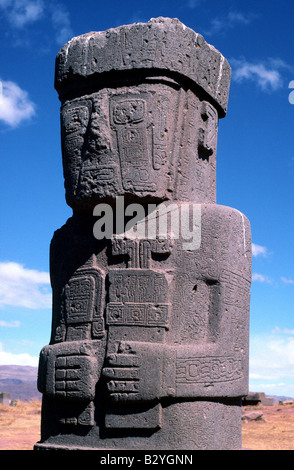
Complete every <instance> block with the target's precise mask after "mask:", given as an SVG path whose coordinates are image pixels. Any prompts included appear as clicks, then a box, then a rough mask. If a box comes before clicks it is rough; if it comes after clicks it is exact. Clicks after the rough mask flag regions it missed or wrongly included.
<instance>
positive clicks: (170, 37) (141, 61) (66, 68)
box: [55, 18, 231, 115]
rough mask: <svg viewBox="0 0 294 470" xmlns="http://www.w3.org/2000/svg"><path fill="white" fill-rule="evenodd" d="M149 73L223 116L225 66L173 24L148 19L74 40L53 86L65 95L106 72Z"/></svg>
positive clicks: (192, 34) (189, 33)
mask: <svg viewBox="0 0 294 470" xmlns="http://www.w3.org/2000/svg"><path fill="white" fill-rule="evenodd" d="M150 69H151V70H152V73H153V74H154V71H156V72H157V73H158V72H159V73H160V72H162V71H164V72H170V73H173V74H179V75H181V76H182V77H184V78H185V79H189V80H191V81H192V82H193V83H194V84H195V85H197V86H199V87H201V88H202V89H203V90H204V91H205V92H206V93H207V94H208V95H209V97H210V98H211V99H213V101H214V102H215V104H216V106H217V107H218V108H219V111H220V112H221V113H222V115H224V114H225V113H226V109H227V102H228V93H229V85H230V78H231V69H230V66H229V64H228V62H227V60H226V59H225V58H224V57H223V56H222V54H220V53H219V52H218V51H217V50H216V49H215V48H214V47H213V46H211V45H210V44H208V43H207V42H206V41H205V40H204V39H203V37H202V36H201V35H200V34H198V33H195V32H194V31H193V30H192V29H190V28H187V27H186V26H185V25H183V23H181V22H180V21H179V20H178V19H176V18H174V19H170V18H152V19H151V20H150V21H149V22H148V23H135V24H132V25H127V26H120V27H118V28H111V29H109V30H107V31H98V32H97V31H93V32H90V33H87V34H84V35H82V36H78V37H77V38H73V39H72V40H71V41H69V42H68V43H67V44H66V45H65V46H63V47H62V49H61V50H60V52H59V54H58V55H57V59H56V75H55V86H56V89H57V90H58V91H59V92H60V93H61V94H64V93H66V92H69V91H71V90H72V89H73V88H74V89H76V88H77V87H79V86H81V87H83V86H88V79H89V78H91V79H92V80H93V82H94V80H96V79H98V80H100V76H101V74H103V73H105V72H113V71H119V72H123V71H129V70H135V71H136V72H138V70H150ZM84 78H86V79H87V81H86V80H83V79H84ZM103 79H104V77H102V80H103ZM96 83H97V82H96Z"/></svg>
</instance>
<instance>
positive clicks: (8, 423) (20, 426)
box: [0, 401, 41, 450]
mask: <svg viewBox="0 0 294 470" xmlns="http://www.w3.org/2000/svg"><path fill="white" fill-rule="evenodd" d="M40 418H41V402H40V401H30V402H21V401H19V402H17V406H3V405H0V450H32V449H33V446H34V444H35V443H36V442H37V441H38V440H39V439H40Z"/></svg>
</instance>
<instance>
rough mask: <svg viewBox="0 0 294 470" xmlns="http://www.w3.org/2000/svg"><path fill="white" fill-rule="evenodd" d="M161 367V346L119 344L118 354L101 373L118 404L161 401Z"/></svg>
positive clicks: (111, 357) (110, 357)
mask: <svg viewBox="0 0 294 470" xmlns="http://www.w3.org/2000/svg"><path fill="white" fill-rule="evenodd" d="M160 346H161V345H160ZM151 364H152V367H150V365H151ZM160 365H161V351H160V348H159V347H158V345H157V346H155V345H154V344H150V343H149V344H148V343H140V342H133V341H132V342H121V343H119V344H118V347H117V352H116V353H113V354H110V355H109V356H108V358H107V367H105V368H104V369H103V372H102V373H103V376H104V377H105V379H106V382H107V389H108V392H109V395H110V398H111V399H112V400H113V401H119V402H126V401H127V402H129V401H132V402H133V401H154V400H156V399H158V398H159V397H160V390H161V384H160V382H161V380H160V375H161V370H160V369H161V367H160ZM151 375H152V377H151Z"/></svg>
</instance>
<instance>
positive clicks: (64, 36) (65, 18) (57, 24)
mask: <svg viewBox="0 0 294 470" xmlns="http://www.w3.org/2000/svg"><path fill="white" fill-rule="evenodd" d="M50 12H51V21H52V26H53V28H54V30H55V39H56V42H57V43H58V44H60V45H63V44H65V43H66V42H67V41H69V40H70V39H71V38H72V37H73V31H72V28H71V22H70V15H69V12H68V10H67V9H66V7H65V6H64V5H62V4H58V5H52V6H51V7H50Z"/></svg>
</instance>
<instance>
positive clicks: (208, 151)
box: [198, 101, 218, 160]
mask: <svg viewBox="0 0 294 470" xmlns="http://www.w3.org/2000/svg"><path fill="white" fill-rule="evenodd" d="M217 126H218V115H217V111H216V109H215V108H214V107H213V106H211V104H209V103H208V102H207V101H203V102H202V104H201V110H200V125H199V138H198V155H199V157H200V158H202V159H206V160H208V158H209V156H210V155H212V154H213V153H214V152H215V150H216V137H217Z"/></svg>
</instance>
